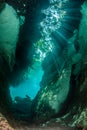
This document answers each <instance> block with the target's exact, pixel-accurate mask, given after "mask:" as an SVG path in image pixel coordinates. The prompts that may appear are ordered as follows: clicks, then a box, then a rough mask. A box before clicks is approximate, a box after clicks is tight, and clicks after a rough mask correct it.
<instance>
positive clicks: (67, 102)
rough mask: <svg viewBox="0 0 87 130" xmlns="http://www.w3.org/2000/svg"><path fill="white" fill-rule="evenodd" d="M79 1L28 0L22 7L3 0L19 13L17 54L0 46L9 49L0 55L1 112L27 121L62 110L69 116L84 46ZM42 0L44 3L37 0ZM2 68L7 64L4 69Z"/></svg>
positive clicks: (57, 114)
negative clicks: (10, 52) (81, 34)
mask: <svg viewBox="0 0 87 130" xmlns="http://www.w3.org/2000/svg"><path fill="white" fill-rule="evenodd" d="M83 2H84V1H82V0H81V1H79V0H78V1H74V0H59V1H57V0H49V1H47V2H46V1H44V2H43V1H42V0H36V1H33V0H32V1H30V3H29V1H28V2H25V3H23V5H24V7H25V6H26V8H24V7H21V6H22V5H21V4H19V5H21V6H19V5H18V3H15V2H14V1H13V3H12V2H10V0H8V1H7V3H8V4H10V5H11V6H13V7H14V8H15V10H16V13H17V15H18V16H20V15H22V17H20V19H21V25H20V26H21V27H20V31H19V39H18V41H16V42H17V46H16V49H15V52H16V56H15V58H14V59H13V57H12V56H13V50H12V54H11V56H10V54H9V55H8V49H7V50H6V48H5V49H4V51H5V50H6V51H7V53H5V52H4V53H5V54H4V55H3V57H1V58H0V63H1V65H2V66H1V69H0V73H1V75H0V78H1V80H2V82H1V84H0V86H5V87H4V89H2V88H1V90H0V94H1V99H0V101H1V108H4V109H5V111H7V113H5V111H4V112H3V110H1V111H2V113H4V114H7V115H9V114H11V115H12V117H13V118H14V119H15V120H16V121H18V120H21V121H25V122H29V121H30V123H31V122H35V123H41V122H46V121H49V120H51V119H54V118H58V117H62V116H64V115H66V117H67V113H68V112H69V110H71V108H72V104H74V101H75V99H76V97H77V95H79V94H78V92H77V90H78V89H77V88H76V87H77V86H79V82H78V80H79V78H81V71H82V69H81V66H82V64H81V58H82V57H81V56H82V55H81V53H82V52H81V51H80V48H81V46H80V44H81V43H78V39H79V38H78V37H79V33H78V30H79V28H80V22H81V18H82V16H81V12H80V10H81V5H82V4H83ZM19 3H20V2H19ZM43 3H44V6H40V5H43ZM16 6H19V7H16ZM6 7H8V6H6ZM23 8H24V9H23ZM18 9H19V10H18ZM25 10H26V13H25ZM36 10H37V11H36ZM0 18H1V17H0ZM16 18H17V17H16ZM24 19H25V20H24ZM35 20H36V21H35ZM17 22H19V21H17ZM17 26H18V25H17ZM0 27H1V24H0ZM1 33H2V31H0V36H1V37H2V40H3V39H4V38H3V36H2V35H1ZM3 34H4V32H3ZM6 40H7V39H6ZM10 40H11V39H10ZM0 42H1V43H2V41H0ZM5 46H6V44H5ZM1 47H2V48H3V46H1ZM1 54H2V53H1ZM4 56H6V57H5V58H4ZM15 59H16V60H15ZM13 60H15V63H14V61H13ZM3 63H4V66H3ZM5 64H7V65H6V66H5ZM8 68H9V70H10V72H9V70H8ZM2 69H5V71H4V73H2ZM5 75H8V77H7V78H6V76H5ZM4 81H6V83H4ZM76 92H77V93H76ZM3 93H4V95H3ZM3 99H5V100H4V101H2V100H3ZM78 104H79V103H78ZM3 106H4V107H3ZM77 108H78V107H77ZM77 108H76V109H77ZM73 109H75V108H73ZM75 111H76V110H75ZM72 113H73V112H72ZM72 113H68V114H72ZM69 118H70V117H69ZM69 118H68V119H67V120H69ZM61 122H62V121H61ZM65 122H66V121H65Z"/></svg>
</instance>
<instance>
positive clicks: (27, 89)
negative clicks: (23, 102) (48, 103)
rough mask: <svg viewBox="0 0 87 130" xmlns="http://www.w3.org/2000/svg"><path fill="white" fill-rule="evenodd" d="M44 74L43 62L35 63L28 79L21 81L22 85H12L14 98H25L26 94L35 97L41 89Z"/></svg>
mask: <svg viewBox="0 0 87 130" xmlns="http://www.w3.org/2000/svg"><path fill="white" fill-rule="evenodd" d="M42 76H43V70H42V67H41V63H40V62H37V63H35V64H34V65H33V68H32V69H31V71H30V73H29V78H28V79H26V80H25V81H24V82H22V83H20V85H18V86H16V87H15V88H14V87H13V86H11V87H10V94H11V97H12V99H13V100H14V98H15V97H16V96H20V97H23V98H24V97H25V96H26V95H28V96H29V97H30V98H31V99H34V98H35V96H36V94H37V92H38V91H39V89H40V81H41V79H42Z"/></svg>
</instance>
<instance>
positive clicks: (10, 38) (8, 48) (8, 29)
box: [0, 2, 20, 113]
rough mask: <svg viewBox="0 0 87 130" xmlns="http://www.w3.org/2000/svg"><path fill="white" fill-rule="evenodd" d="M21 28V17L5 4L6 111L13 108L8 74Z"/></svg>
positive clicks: (1, 99) (0, 26) (1, 93)
mask: <svg viewBox="0 0 87 130" xmlns="http://www.w3.org/2000/svg"><path fill="white" fill-rule="evenodd" d="M1 3H2V2H1ZM1 3H0V6H1ZM19 28H20V24H19V18H18V17H17V14H16V12H15V10H14V9H13V8H12V7H11V6H10V5H8V4H5V6H4V8H3V9H2V11H1V12H0V109H1V110H2V111H4V110H5V111H4V113H7V112H8V111H9V112H10V110H11V109H10V108H11V97H10V92H9V83H8V76H9V73H10V72H11V71H12V69H13V66H14V64H15V51H16V46H17V41H18V35H19ZM6 111H7V112H6Z"/></svg>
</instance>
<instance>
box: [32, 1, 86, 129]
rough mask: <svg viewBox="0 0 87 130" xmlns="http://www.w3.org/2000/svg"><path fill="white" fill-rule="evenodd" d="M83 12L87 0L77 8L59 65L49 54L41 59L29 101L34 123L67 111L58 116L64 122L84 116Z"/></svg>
mask: <svg viewBox="0 0 87 130" xmlns="http://www.w3.org/2000/svg"><path fill="white" fill-rule="evenodd" d="M86 12H87V2H86V1H85V2H84V4H83V6H82V9H81V13H82V19H81V21H80V25H79V29H78V30H75V31H74V34H73V36H72V37H71V38H70V39H69V40H68V45H67V48H66V49H67V51H65V52H66V53H65V57H64V58H65V59H66V60H65V62H64V65H63V68H62V69H59V68H58V66H57V67H55V64H54V61H53V60H52V58H51V57H52V55H51V57H50V56H48V58H47V59H46V58H45V60H44V63H43V64H44V66H43V69H44V76H43V79H42V82H41V89H40V91H39V92H38V94H37V96H36V98H35V104H33V105H34V106H35V108H34V111H35V113H34V116H35V120H37V122H39V121H42V122H43V121H46V120H49V119H50V118H54V117H60V116H63V115H64V114H66V113H67V114H66V116H65V117H64V118H62V119H63V120H64V121H65V123H66V124H68V125H71V126H75V125H77V124H78V122H80V121H81V120H82V119H84V120H85V118H86V115H87V113H86V107H87V103H86V99H87V96H86V86H87V82H86V81H87V78H86V76H87V74H86V73H87V48H86V44H87V40H86V39H87V38H86V35H87V33H86V28H87V24H86V23H87V19H86V16H87V14H86ZM84 32H85V33H84ZM56 57H57V54H56ZM56 62H57V61H56ZM57 63H58V62H57ZM60 64H61V62H60ZM51 65H52V66H51ZM61 65H62V64H61ZM47 66H48V67H47ZM60 70H61V71H60ZM53 72H54V73H53ZM55 72H56V73H55ZM59 72H61V73H59ZM82 111H83V113H84V116H82V118H81V117H80V116H81V115H80V114H81V112H82ZM83 124H84V123H83ZM83 127H84V126H83Z"/></svg>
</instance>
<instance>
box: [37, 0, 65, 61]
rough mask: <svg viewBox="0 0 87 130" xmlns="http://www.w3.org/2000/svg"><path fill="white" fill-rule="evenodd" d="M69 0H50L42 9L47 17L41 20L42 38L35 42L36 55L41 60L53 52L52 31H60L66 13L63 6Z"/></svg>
mask: <svg viewBox="0 0 87 130" xmlns="http://www.w3.org/2000/svg"><path fill="white" fill-rule="evenodd" d="M67 1H68V0H49V2H50V6H49V7H48V8H47V9H45V10H42V11H41V12H42V14H44V15H45V18H44V19H43V20H42V21H41V22H40V29H41V39H40V40H39V41H38V42H37V43H35V47H36V55H37V56H38V59H39V60H40V61H42V60H43V59H44V58H45V57H46V55H47V53H49V52H52V51H53V49H54V40H53V38H52V33H53V32H55V31H58V30H59V28H60V27H61V26H62V22H61V21H63V19H64V16H65V15H66V11H65V10H64V9H62V6H63V5H64V4H65V3H66V2H67ZM37 56H36V57H37Z"/></svg>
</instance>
